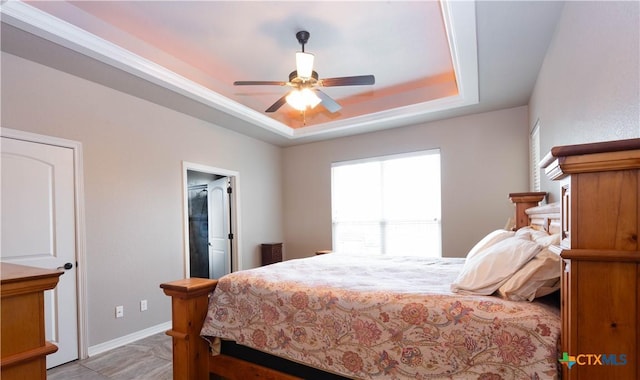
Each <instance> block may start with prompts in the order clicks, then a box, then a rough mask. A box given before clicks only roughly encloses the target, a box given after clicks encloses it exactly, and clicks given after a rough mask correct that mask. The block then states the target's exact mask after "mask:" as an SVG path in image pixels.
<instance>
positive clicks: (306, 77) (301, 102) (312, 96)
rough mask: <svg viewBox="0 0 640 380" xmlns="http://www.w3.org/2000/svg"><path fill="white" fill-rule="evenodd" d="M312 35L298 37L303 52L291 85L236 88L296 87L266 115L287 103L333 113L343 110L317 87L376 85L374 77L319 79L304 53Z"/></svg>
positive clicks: (276, 83)
mask: <svg viewBox="0 0 640 380" xmlns="http://www.w3.org/2000/svg"><path fill="white" fill-rule="evenodd" d="M309 36H310V34H309V32H307V31H306V30H301V31H299V32H298V33H296V38H297V39H298V42H299V43H300V45H302V52H297V53H296V70H295V71H292V72H291V74H289V81H288V82H279V81H236V82H233V85H234V86H263V85H267V86H289V87H293V90H291V91H290V92H289V93H288V94H286V95H284V96H283V97H281V98H280V99H278V100H277V101H276V102H275V103H273V105H271V107H269V108H267V110H266V111H265V112H275V111H277V110H278V109H279V108H280V107H282V106H283V105H284V104H285V103H288V104H289V105H291V106H292V107H294V108H295V109H297V110H299V111H305V110H307V109H308V108H314V107H315V106H317V105H318V104H320V103H322V105H323V106H324V108H326V109H327V110H328V111H329V112H331V113H334V112H337V111H339V110H340V109H341V108H342V107H341V106H340V104H338V103H337V102H336V101H335V100H333V99H332V98H331V97H330V96H329V95H327V94H325V93H324V92H322V91H320V90H319V89H318V87H334V86H361V85H372V84H375V81H376V80H375V77H374V76H373V75H358V76H352V77H338V78H323V79H319V78H318V73H317V72H315V71H314V70H313V59H314V56H313V54H310V53H305V51H304V45H305V44H306V43H307V41H309Z"/></svg>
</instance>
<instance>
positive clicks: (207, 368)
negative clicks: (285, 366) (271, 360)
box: [160, 278, 302, 380]
mask: <svg viewBox="0 0 640 380" xmlns="http://www.w3.org/2000/svg"><path fill="white" fill-rule="evenodd" d="M217 284H218V280H209V279H204V278H189V279H184V280H178V281H173V282H167V283H164V284H160V287H161V288H162V289H163V291H164V293H165V294H166V295H168V296H170V297H171V319H172V321H173V322H172V326H171V330H169V331H167V335H169V336H171V337H172V338H173V379H174V380H207V379H209V374H210V373H211V374H215V375H219V376H221V377H223V378H224V379H226V380H244V379H263V380H276V379H277V380H302V379H301V378H300V377H295V376H290V375H287V374H284V373H281V372H278V371H275V370H272V369H269V368H266V367H262V366H260V365H257V364H253V363H250V362H247V361H244V360H240V359H237V358H233V357H230V356H227V355H224V354H221V355H216V356H211V355H210V354H209V343H208V342H207V341H206V340H204V339H203V338H202V337H200V330H202V324H203V323H204V320H205V318H206V316H207V309H208V305H209V293H211V291H212V290H213V289H215V287H216V285H217Z"/></svg>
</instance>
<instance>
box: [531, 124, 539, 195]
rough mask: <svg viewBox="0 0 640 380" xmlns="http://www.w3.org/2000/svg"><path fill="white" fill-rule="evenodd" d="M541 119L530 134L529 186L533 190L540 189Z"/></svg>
mask: <svg viewBox="0 0 640 380" xmlns="http://www.w3.org/2000/svg"><path fill="white" fill-rule="evenodd" d="M539 163H540V121H539V120H538V121H536V125H535V126H534V127H533V130H532V131H531V135H529V168H530V169H531V170H530V178H529V182H530V185H529V187H530V188H531V191H540V170H541V169H540V167H538V164H539Z"/></svg>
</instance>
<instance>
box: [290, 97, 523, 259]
mask: <svg viewBox="0 0 640 380" xmlns="http://www.w3.org/2000/svg"><path fill="white" fill-rule="evenodd" d="M527 144H528V142H527V108H526V107H518V108H512V109H507V110H502V111H496V112H489V113H483V114H476V115H471V116H465V117H459V118H453V119H448V120H443V121H437V122H432V123H428V124H424V125H416V126H409V127H403V128H396V129H391V130H386V131H381V132H375V133H368V134H364V135H358V136H353V137H346V138H340V139H335V140H329V141H324V142H317V143H311V144H306V145H299V146H294V147H288V148H285V149H284V155H283V167H284V170H283V176H284V181H283V186H284V188H283V189H284V221H285V225H284V230H285V255H286V257H287V258H288V259H291V258H298V257H305V256H309V255H313V253H314V252H315V251H316V250H319V249H330V248H331V163H332V162H336V161H344V160H351V159H357V158H364V157H374V156H380V155H388V154H396V153H403V152H412V151H418V150H425V149H432V148H440V153H441V165H442V239H443V242H442V247H443V248H442V251H443V256H448V257H464V256H465V255H466V253H467V252H468V250H469V249H470V248H471V247H472V246H473V244H475V243H476V242H477V241H478V240H479V239H480V238H482V236H484V235H485V234H486V233H487V232H489V231H491V230H493V229H496V228H502V227H504V225H505V223H506V220H507V218H508V217H509V216H511V215H512V213H513V208H512V206H511V203H510V202H509V199H508V193H509V192H515V191H527V189H528V183H529V180H528V172H527V160H528V158H527V157H528V145H527ZM398 186H402V184H398Z"/></svg>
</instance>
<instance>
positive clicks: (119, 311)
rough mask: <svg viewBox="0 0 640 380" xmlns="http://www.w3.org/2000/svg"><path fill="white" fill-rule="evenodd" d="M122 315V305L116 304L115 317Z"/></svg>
mask: <svg viewBox="0 0 640 380" xmlns="http://www.w3.org/2000/svg"><path fill="white" fill-rule="evenodd" d="M122 317H124V306H116V318H122Z"/></svg>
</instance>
